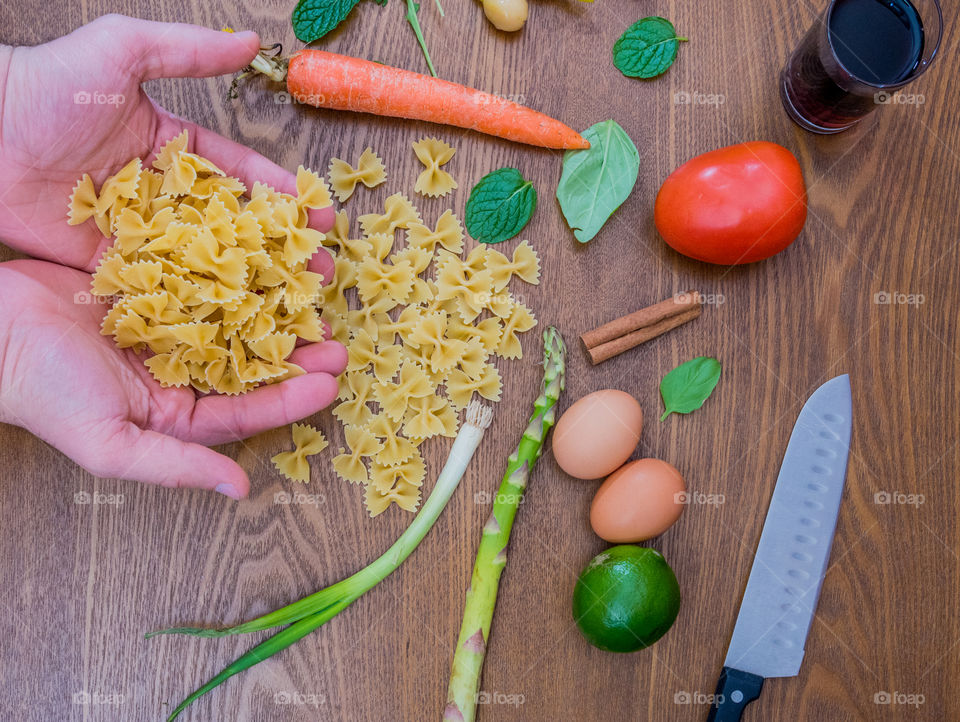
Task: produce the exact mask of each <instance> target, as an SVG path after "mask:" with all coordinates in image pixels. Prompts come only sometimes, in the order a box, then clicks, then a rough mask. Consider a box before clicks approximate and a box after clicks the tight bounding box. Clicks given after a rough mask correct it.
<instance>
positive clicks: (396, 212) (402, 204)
mask: <svg viewBox="0 0 960 722" xmlns="http://www.w3.org/2000/svg"><path fill="white" fill-rule="evenodd" d="M383 208H384V212H383V213H382V214H379V213H367V214H365V215H362V216H360V228H362V229H363V232H364V233H365V234H366V235H368V236H372V235H374V234H377V233H385V234H387V235H388V236H392V235H393V233H394V231H396V229H397V228H408V227H409V226H410V224H411V223H422V222H423V219H422V218H420V213H419V212H418V211H417V209H416V207H415V206H414V205H413V203H411V202H410V201H409V200H407V198H406V196H404V195H403V194H402V193H394V194H393V195H392V196H389V197H388V198H387V200H385V201H384V202H383Z"/></svg>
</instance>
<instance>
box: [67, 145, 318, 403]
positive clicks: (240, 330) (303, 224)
mask: <svg viewBox="0 0 960 722" xmlns="http://www.w3.org/2000/svg"><path fill="white" fill-rule="evenodd" d="M186 147H187V134H186V131H184V132H183V133H182V134H181V135H179V136H178V137H176V138H174V139H173V140H171V141H170V142H168V143H167V144H166V145H165V146H164V147H163V149H162V150H161V152H160V153H159V154H158V156H157V158H156V160H154V162H153V167H154V168H155V169H156V170H151V169H149V168H144V167H143V165H142V163H141V161H140V159H139V158H135V159H134V160H132V161H131V162H130V163H129V164H127V165H126V166H125V167H124V168H123V169H122V170H121V171H120V172H119V173H117V174H116V175H115V176H112V177H111V178H109V179H107V180H106V181H105V182H104V184H103V185H102V187H101V188H100V192H99V194H97V193H96V192H95V191H94V186H93V182H92V181H91V179H90V176H89V175H84V176H83V178H81V180H80V181H79V182H78V184H77V186H76V188H75V189H74V192H73V195H72V196H71V199H70V208H69V222H70V223H72V224H77V223H82V222H84V221H85V220H87V219H88V218H91V217H92V218H94V219H95V221H96V223H97V225H98V227H99V228H100V230H101V231H102V232H103V234H104V235H105V236H108V237H109V236H111V235H113V236H114V242H113V245H112V246H111V247H110V249H109V250H108V251H107V252H106V253H105V254H104V256H103V258H102V259H101V260H100V263H99V265H98V266H97V269H96V272H95V273H94V274H93V284H92V291H93V293H94V294H95V295H97V296H105V297H109V296H116V297H117V300H116V302H115V303H114V304H113V306H112V307H111V308H110V310H109V311H108V312H107V314H106V316H105V317H104V320H103V326H102V333H103V334H105V335H110V336H113V338H114V340H115V341H116V342H117V345H118V346H119V347H120V348H133V349H135V350H138V351H139V350H144V349H149V350H150V351H151V352H152V355H151V356H150V357H149V358H147V359H146V361H145V363H146V365H147V367H148V368H149V369H150V372H151V373H152V374H153V376H154V377H155V378H156V379H157V381H159V382H160V383H161V384H162V385H163V386H187V385H189V386H193V387H194V388H195V389H197V390H198V391H200V392H207V391H216V392H218V393H222V394H240V393H243V392H245V391H248V390H250V389H252V388H255V387H257V386H259V385H261V384H265V383H274V382H277V381H282V380H283V379H286V378H290V377H291V376H295V375H298V374H301V373H303V370H302V369H301V368H300V367H298V366H296V365H295V364H293V363H291V362H290V361H288V360H287V359H288V357H289V356H290V354H291V352H292V351H293V349H294V346H295V344H296V341H297V338H298V337H299V338H303V339H306V340H308V341H319V340H322V339H323V327H322V326H321V323H320V316H319V311H318V309H317V307H316V303H317V300H318V299H319V297H320V295H321V286H322V285H323V283H324V278H323V276H321V275H320V274H317V273H313V272H311V271H308V270H307V269H306V262H307V259H309V258H310V256H312V255H313V254H314V253H316V251H317V249H318V248H320V245H321V242H322V241H323V234H322V233H320V232H318V231H315V230H313V229H311V228H308V227H307V209H308V208H323V207H326V206H329V205H330V204H331V202H332V200H331V197H330V191H329V188H328V187H327V184H326V183H325V182H324V180H323V179H322V178H320V177H319V176H317V175H316V174H314V173H311V172H310V171H307V170H304V169H303V168H302V167H301V168H300V170H299V171H298V172H297V196H296V197H294V196H292V195H289V194H285V193H278V192H276V191H274V190H273V189H271V188H268V187H267V186H264V185H260V184H256V183H255V184H254V186H253V188H252V189H250V198H249V200H248V201H245V200H243V196H244V194H245V193H246V192H247V189H246V188H245V187H244V185H243V184H242V183H241V182H240V181H239V180H237V179H236V178H230V177H228V176H226V175H225V174H224V173H223V171H221V170H220V169H219V168H217V167H216V166H215V165H214V164H213V163H211V162H210V161H208V160H206V159H204V158H201V157H200V156H198V155H196V154H194V153H189V152H187V150H186Z"/></svg>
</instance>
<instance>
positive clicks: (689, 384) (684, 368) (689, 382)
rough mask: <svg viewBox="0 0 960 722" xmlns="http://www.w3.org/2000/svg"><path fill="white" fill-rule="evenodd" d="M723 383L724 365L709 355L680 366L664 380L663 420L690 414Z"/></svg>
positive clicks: (662, 388) (661, 384) (662, 389)
mask: <svg viewBox="0 0 960 722" xmlns="http://www.w3.org/2000/svg"><path fill="white" fill-rule="evenodd" d="M719 380H720V362H719V361H717V360H716V359H715V358H710V357H709V356H698V357H697V358H695V359H692V360H690V361H687V362H686V363H684V364H680V365H679V366H677V367H676V368H675V369H674V370H673V371H671V372H670V373H668V374H667V375H666V376H664V377H663V381H661V382H660V396H662V397H663V407H664V409H666V410H665V411H664V412H663V416H661V417H660V420H661V421H663V420H664V419H665V418H667V417H668V416H669V415H670V414H672V413H677V414H689V413H690V412H691V411H696V410H697V409H699V408H700V407H701V406H703V402H704V401H706V400H707V399H708V398H710V394H712V393H713V389H714V387H716V385H717V382H718V381H719Z"/></svg>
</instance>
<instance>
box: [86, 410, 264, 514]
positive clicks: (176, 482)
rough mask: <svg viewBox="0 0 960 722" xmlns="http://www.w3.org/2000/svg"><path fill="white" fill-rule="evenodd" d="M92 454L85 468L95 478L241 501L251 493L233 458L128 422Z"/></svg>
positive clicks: (246, 480) (247, 480)
mask: <svg viewBox="0 0 960 722" xmlns="http://www.w3.org/2000/svg"><path fill="white" fill-rule="evenodd" d="M95 453H96V459H95V460H93V462H92V463H88V464H84V466H86V468H88V469H89V470H90V471H91V472H92V473H94V474H96V475H97V476H104V477H113V478H119V479H132V480H135V481H142V482H146V483H148V484H158V485H160V486H169V487H178V488H179V487H192V488H196V489H212V490H215V491H218V492H219V493H221V494H224V495H226V496H229V497H230V498H231V499H242V498H244V497H245V496H247V494H248V493H249V491H250V480H249V479H248V478H247V475H246V473H245V472H244V471H243V469H241V468H240V466H239V464H237V463H236V462H235V461H233V460H232V459H228V458H227V457H226V456H224V455H223V454H218V453H217V452H216V451H214V450H213V449H208V448H207V447H206V446H201V445H200V444H194V443H189V442H186V441H181V440H179V439H175V438H173V437H172V436H167V435H166V434H161V433H159V432H156V431H144V430H143V429H141V428H139V427H138V426H136V425H134V424H131V423H127V424H125V426H124V427H123V428H122V429H121V430H120V431H119V432H118V433H116V434H114V435H112V436H110V438H109V440H108V441H107V442H105V443H104V444H102V445H100V446H99V447H97V448H96V449H95Z"/></svg>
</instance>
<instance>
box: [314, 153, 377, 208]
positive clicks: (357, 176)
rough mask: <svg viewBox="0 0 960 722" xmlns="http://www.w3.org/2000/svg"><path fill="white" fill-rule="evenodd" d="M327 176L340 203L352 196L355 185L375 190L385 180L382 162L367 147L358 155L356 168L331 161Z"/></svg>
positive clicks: (336, 160) (340, 161)
mask: <svg viewBox="0 0 960 722" xmlns="http://www.w3.org/2000/svg"><path fill="white" fill-rule="evenodd" d="M327 175H328V177H329V178H330V185H331V187H332V188H333V193H334V195H335V196H336V197H337V200H338V201H340V202H341V203H343V202H344V201H346V200H347V199H348V198H349V197H350V196H352V195H353V191H354V189H356V187H357V183H363V184H364V185H365V186H366V187H367V188H375V187H376V186H378V185H380V184H381V183H383V182H384V181H385V180H386V179H387V171H386V169H385V168H384V167H383V161H382V160H380V158H379V157H378V156H377V154H376V153H374V152H373V148H369V147H368V148H366V149H365V150H364V151H363V153H361V154H360V160H359V161H358V162H357V167H356V168H354V167H353V166H351V165H350V164H349V163H347V162H345V161H342V160H340V159H339V158H333V159H331V160H330V166H329V168H328V169H327Z"/></svg>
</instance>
